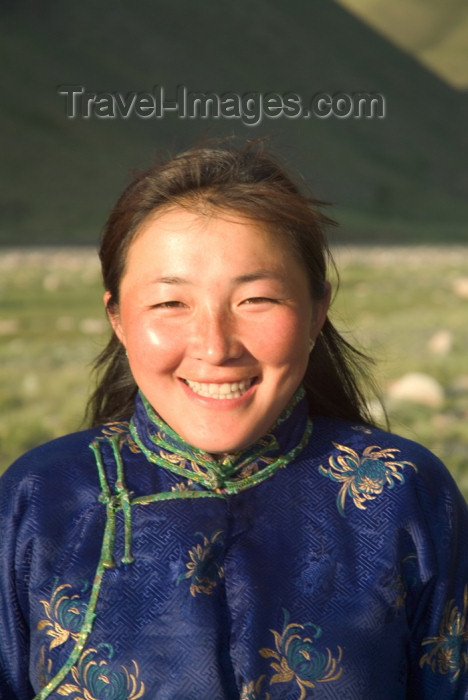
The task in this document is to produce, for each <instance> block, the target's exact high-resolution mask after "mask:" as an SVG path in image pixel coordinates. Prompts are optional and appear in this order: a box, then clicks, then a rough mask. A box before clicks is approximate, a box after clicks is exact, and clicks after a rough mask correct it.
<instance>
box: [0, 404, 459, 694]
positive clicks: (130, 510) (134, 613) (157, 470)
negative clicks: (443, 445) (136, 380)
mask: <svg viewBox="0 0 468 700" xmlns="http://www.w3.org/2000/svg"><path fill="white" fill-rule="evenodd" d="M0 483H1V532H2V535H1V561H2V572H1V596H0V601H1V602H0V605H1V622H0V625H1V626H0V698H2V700H13V699H15V700H30V699H32V698H39V699H41V698H46V697H47V698H63V697H68V698H71V699H72V700H85V699H86V700H90V699H91V700H93V699H96V700H104V699H106V700H136V699H137V698H147V699H149V700H154V699H158V700H163V699H164V700H200V699H206V700H228V699H229V700H231V699H232V700H233V699H234V698H236V699H242V700H255V699H262V700H278V699H281V700H303V698H334V699H336V698H343V699H344V698H350V699H354V698H356V699H358V698H359V699H361V698H365V699H366V700H372V699H373V698H375V699H376V700H377V699H378V700H386V699H388V700H399V699H400V698H401V699H403V698H411V699H418V698H427V699H429V698H435V697H441V698H444V699H445V698H447V699H449V698H450V699H451V698H466V697H468V655H467V654H468V651H467V640H468V624H467V617H468V610H467V608H468V515H467V507H466V504H465V502H464V500H463V498H462V496H461V495H460V493H459V492H458V490H457V488H456V486H455V484H454V482H453V480H452V478H451V476H450V475H449V473H448V471H447V470H446V469H445V467H444V466H443V465H442V464H441V463H440V462H439V460H438V459H437V458H436V457H434V456H433V455H432V454H431V453H429V452H428V451H427V450H426V449H425V448H423V447H421V446H420V445H418V444H416V443H413V442H409V441H407V440H404V439H403V438H400V437H397V436H395V435H392V434H390V433H387V432H384V431H380V430H377V429H375V428H370V427H368V426H365V425H355V424H352V423H348V422H345V421H339V420H332V419H329V418H323V417H315V418H314V419H313V420H312V421H311V420H310V419H309V417H308V414H307V402H306V399H305V397H304V394H303V392H302V391H300V392H298V394H296V396H295V397H294V399H293V401H292V402H291V404H290V405H289V406H288V407H287V409H286V410H285V412H284V413H283V414H282V416H281V417H280V419H279V420H278V421H277V423H276V424H275V426H273V428H272V430H271V431H270V432H269V433H268V434H267V435H265V436H264V438H263V439H262V440H261V441H260V442H259V443H257V444H256V445H253V446H251V447H250V448H249V449H248V450H244V451H242V452H240V453H237V454H234V455H230V456H227V457H226V458H225V459H223V460H221V461H216V460H214V459H213V458H212V457H210V456H209V455H207V454H205V453H202V452H200V451H198V450H196V449H194V448H192V447H190V446H189V445H187V444H185V443H183V442H182V441H181V440H180V439H179V438H178V436H177V435H175V434H174V433H173V432H172V431H171V430H170V428H169V427H168V426H166V425H165V424H164V423H163V422H162V421H161V420H160V419H159V418H158V416H157V415H156V414H155V413H154V411H153V410H152V409H151V407H150V406H149V405H148V403H147V402H146V401H145V399H144V398H143V397H142V396H141V395H140V396H138V398H137V401H136V405H135V414H134V416H133V418H132V421H131V422H130V424H128V423H113V424H108V425H105V426H101V427H100V428H97V429H94V430H91V431H84V432H81V433H76V434H73V435H69V436H66V437H64V438H60V439H58V440H55V441H53V442H51V443H48V444H47V445H44V446H42V447H40V448H37V449H35V450H33V451H31V452H30V453H28V454H27V455H25V456H23V457H22V458H21V459H20V460H18V461H17V462H16V463H15V464H14V465H13V466H12V467H11V468H10V469H9V470H8V471H7V472H6V474H5V475H4V476H3V477H2V479H1V482H0Z"/></svg>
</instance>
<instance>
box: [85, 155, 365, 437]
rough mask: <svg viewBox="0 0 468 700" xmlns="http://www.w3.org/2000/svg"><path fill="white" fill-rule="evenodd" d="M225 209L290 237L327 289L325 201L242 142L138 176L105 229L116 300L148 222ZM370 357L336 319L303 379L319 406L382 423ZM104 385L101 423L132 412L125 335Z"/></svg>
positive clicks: (319, 291)
mask: <svg viewBox="0 0 468 700" xmlns="http://www.w3.org/2000/svg"><path fill="white" fill-rule="evenodd" d="M176 205H177V206H184V207H188V208H190V209H192V210H193V209H199V208H204V209H206V208H207V207H208V208H211V209H213V208H214V209H218V210H224V211H226V210H229V211H231V212H237V213H240V214H242V215H244V216H248V217H249V218H252V219H254V220H255V221H261V222H263V223H264V224H265V225H266V227H267V228H268V229H269V230H270V231H271V232H272V233H277V234H278V235H281V236H283V237H284V238H285V240H286V241H287V242H288V245H290V246H291V250H292V251H293V252H294V253H295V254H296V255H297V258H298V260H299V261H300V262H301V264H302V265H303V266H304V268H305V269H306V271H307V274H308V278H309V281H310V288H311V294H312V297H313V298H315V299H319V298H321V297H322V296H323V294H324V289H325V284H324V283H325V280H326V275H327V266H328V264H329V263H330V262H332V259H331V255H330V251H329V248H328V245H327V242H326V239H325V234H324V232H325V229H326V228H327V227H328V226H330V225H333V224H334V223H335V222H333V221H332V220H331V219H329V218H328V217H327V216H325V215H324V214H323V213H322V211H321V210H320V206H321V202H318V201H317V200H315V199H314V198H313V197H309V196H306V195H305V194H302V193H301V192H300V190H299V188H298V187H297V186H296V185H295V184H294V182H293V181H292V179H291V178H290V177H289V175H288V174H287V173H286V171H285V169H284V168H283V167H282V166H281V165H280V164H279V163H278V161H277V160H276V159H275V158H274V157H272V156H271V155H270V154H269V153H267V152H266V151H265V148H264V145H263V143H262V142H256V141H253V142H249V143H247V144H246V145H244V146H243V147H241V148H236V147H235V146H233V145H222V146H221V147H214V148H198V149H193V150H190V151H187V152H185V153H182V154H181V155H179V156H176V157H175V158H173V159H171V160H168V161H167V162H164V163H161V164H159V165H157V166H155V167H153V168H151V169H150V170H148V171H146V172H143V173H141V174H138V175H137V176H136V177H135V179H134V180H133V182H132V183H131V184H130V185H129V186H128V187H127V188H126V189H125V190H124V192H123V193H122V195H121V196H120V198H119V199H118V201H117V203H116V205H115V207H114V208H113V210H112V211H111V213H110V215H109V218H108V220H107V223H106V226H105V228H104V231H103V236H102V240H101V247H100V252H99V256H100V260H101V265H102V274H103V281H104V286H105V289H106V290H107V291H108V292H109V293H110V302H109V304H110V306H117V305H118V303H119V287H120V282H121V279H122V276H123V274H124V271H125V264H126V256H127V251H128V249H129V246H130V245H131V243H132V241H133V240H134V238H135V236H136V235H137V233H138V231H139V227H140V226H141V224H142V223H143V221H144V220H145V219H146V217H148V216H149V215H150V214H152V213H155V212H156V211H157V210H160V209H161V208H164V207H165V208H168V207H172V206H176ZM369 362H370V360H369V359H368V358H367V357H366V356H365V355H364V354H363V353H362V352H360V351H359V350H356V349H355V348H354V347H353V346H352V345H350V344H349V343H348V342H347V341H346V340H345V339H344V338H343V337H342V336H341V335H340V334H339V333H338V332H337V330H336V329H335V328H334V326H333V325H332V323H331V322H330V320H329V319H328V318H327V319H326V321H325V324H324V326H323V328H322V331H321V333H320V334H319V336H318V338H317V341H316V344H315V347H314V349H313V351H312V353H311V355H310V360H309V364H308V367H307V370H306V373H305V377H304V380H303V384H304V387H305V389H306V392H307V396H308V401H309V408H310V413H311V414H312V415H325V416H330V417H336V418H344V419H348V420H351V421H359V422H364V423H368V424H372V423H373V420H372V417H371V415H370V413H369V410H368V406H367V401H366V396H365V395H364V393H363V387H366V388H367V391H369V390H370V393H371V394H375V393H376V392H375V389H374V384H373V382H372V378H371V375H370V373H369V372H368V365H369ZM95 371H96V372H97V374H98V377H99V379H98V384H97V388H96V389H95V391H94V393H93V395H92V396H91V398H90V401H89V403H88V416H89V418H90V422H91V423H92V424H93V425H99V424H101V423H106V422H110V421H119V420H126V419H128V418H129V417H130V416H131V414H132V413H133V403H134V399H135V394H136V392H137V386H136V384H135V381H134V379H133V377H132V375H131V372H130V368H129V365H128V362H127V358H126V355H125V351H124V349H123V346H122V345H121V343H120V342H119V340H118V339H117V336H116V335H115V334H113V335H112V337H111V339H110V341H109V343H108V345H107V347H106V348H105V349H104V350H103V352H102V353H101V354H100V355H99V357H98V358H97V360H96V363H95Z"/></svg>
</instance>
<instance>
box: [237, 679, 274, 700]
mask: <svg viewBox="0 0 468 700" xmlns="http://www.w3.org/2000/svg"><path fill="white" fill-rule="evenodd" d="M264 679H265V675H263V676H260V678H259V679H258V681H257V682H256V683H255V681H251V682H250V683H249V684H248V685H243V686H242V690H241V696H240V700H260V692H261V689H262V684H263V681H264ZM263 700H270V693H265V695H264V696H263Z"/></svg>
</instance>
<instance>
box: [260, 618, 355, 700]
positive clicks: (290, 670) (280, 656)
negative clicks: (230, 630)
mask: <svg viewBox="0 0 468 700" xmlns="http://www.w3.org/2000/svg"><path fill="white" fill-rule="evenodd" d="M283 613H284V624H283V630H282V632H281V633H279V632H277V631H276V630H270V632H271V633H272V634H273V636H274V638H275V646H276V650H275V649H260V652H259V653H260V654H261V656H263V657H264V658H266V659H268V658H273V659H274V661H272V662H271V664H270V665H271V668H272V669H273V671H275V674H274V675H273V676H272V677H271V679H270V684H273V683H287V682H290V681H292V680H294V681H295V682H296V683H297V685H298V687H299V689H300V691H301V693H300V696H299V698H298V700H304V698H305V697H307V688H315V684H316V683H330V682H332V681H336V680H338V679H339V678H340V677H341V675H342V672H343V669H342V668H340V663H341V657H342V650H341V648H340V647H338V655H337V657H333V655H332V653H331V651H330V649H326V650H320V649H319V648H317V641H318V640H319V639H320V637H321V635H322V630H321V628H320V627H318V626H317V625H314V624H313V623H311V622H306V623H305V624H304V625H299V624H297V623H292V622H291V623H290V622H289V613H288V611H287V610H283ZM306 627H307V628H309V630H310V636H307V637H306V636H304V631H305V629H306Z"/></svg>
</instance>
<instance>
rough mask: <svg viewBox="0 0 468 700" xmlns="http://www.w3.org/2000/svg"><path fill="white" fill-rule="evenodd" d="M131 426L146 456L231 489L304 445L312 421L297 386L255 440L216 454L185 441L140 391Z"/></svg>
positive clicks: (245, 484)
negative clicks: (266, 427) (266, 428)
mask: <svg viewBox="0 0 468 700" xmlns="http://www.w3.org/2000/svg"><path fill="white" fill-rule="evenodd" d="M130 431H131V434H132V436H133V439H134V440H135V442H136V443H137V445H138V447H139V448H140V449H141V450H142V452H143V453H144V454H145V455H146V457H147V458H148V459H149V460H150V461H152V462H155V463H156V464H158V465H159V466H162V467H164V468H166V469H169V470H170V471H173V472H176V473H177V474H179V475H183V476H186V477H187V478H189V479H191V480H193V481H195V482H198V483H199V484H200V485H203V486H205V487H206V488H209V489H212V490H214V491H217V492H219V493H234V492H237V491H238V490H240V489H242V488H247V487H249V486H253V485H255V483H259V482H260V481H263V480H264V479H265V478H268V476H269V475H270V473H271V474H273V473H274V472H276V471H277V469H279V468H281V467H284V466H286V464H288V463H289V462H290V461H291V460H292V459H294V458H295V457H296V455H297V454H298V453H299V452H301V451H302V449H303V448H304V447H305V444H306V443H307V441H308V438H309V436H310V434H311V432H312V425H311V423H310V421H309V419H308V415H307V400H306V398H305V392H304V390H303V388H302V387H301V388H299V389H298V390H297V391H296V393H295V394H294V396H293V397H292V399H291V401H290V402H289V404H288V405H287V406H286V408H285V409H284V411H283V412H282V413H281V415H280V416H279V418H278V419H277V420H276V422H275V423H274V425H273V426H272V427H271V428H270V430H269V431H268V432H267V433H266V434H265V435H264V436H263V437H262V438H261V439H260V440H258V442H256V443H254V444H253V445H250V446H249V447H247V448H246V449H243V450H240V451H238V452H234V453H230V454H227V455H223V457H222V458H220V459H216V458H215V457H213V456H212V455H210V454H209V453H207V452H204V451H202V450H199V449H197V448H196V447H193V446H192V445H190V444H188V443H187V442H185V441H184V440H183V439H182V438H181V437H180V436H179V435H178V434H177V433H176V432H174V431H173V430H172V428H170V426H169V425H167V423H165V422H164V421H163V420H162V418H161V417H160V416H159V415H158V414H157V413H156V411H155V410H154V409H153V408H152V406H151V405H150V404H149V402H148V401H147V400H146V398H145V397H144V396H143V395H142V394H141V393H139V394H138V396H137V399H136V403H135V413H134V416H133V418H132V421H131V424H130Z"/></svg>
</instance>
